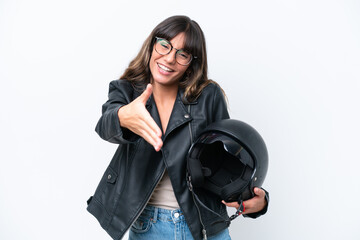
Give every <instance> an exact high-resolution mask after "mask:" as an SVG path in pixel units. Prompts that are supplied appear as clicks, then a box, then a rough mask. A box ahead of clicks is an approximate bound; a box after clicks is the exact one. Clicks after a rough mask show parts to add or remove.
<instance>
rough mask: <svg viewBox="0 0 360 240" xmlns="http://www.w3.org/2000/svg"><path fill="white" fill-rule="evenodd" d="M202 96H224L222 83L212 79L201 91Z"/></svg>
mask: <svg viewBox="0 0 360 240" xmlns="http://www.w3.org/2000/svg"><path fill="white" fill-rule="evenodd" d="M200 97H203V98H208V97H211V98H214V99H215V98H224V93H223V90H222V89H221V87H220V85H219V84H218V83H216V82H215V81H211V82H210V83H209V84H208V85H207V86H206V87H204V89H203V90H202V92H201V95H200Z"/></svg>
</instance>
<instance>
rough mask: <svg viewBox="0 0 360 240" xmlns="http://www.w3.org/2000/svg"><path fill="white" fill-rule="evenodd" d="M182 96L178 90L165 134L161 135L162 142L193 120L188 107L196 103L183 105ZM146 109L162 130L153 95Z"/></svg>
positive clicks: (181, 90) (180, 90)
mask: <svg viewBox="0 0 360 240" xmlns="http://www.w3.org/2000/svg"><path fill="white" fill-rule="evenodd" d="M183 96H184V91H183V89H179V90H178V94H177V97H176V100H175V103H174V106H173V109H172V112H171V115H170V119H169V122H168V125H167V128H166V132H165V134H164V135H163V140H165V138H166V137H167V136H168V135H169V134H170V133H171V132H172V131H173V130H174V129H176V128H178V127H179V126H181V125H183V124H185V123H187V122H190V121H191V120H192V119H193V118H192V116H191V114H190V111H189V110H190V105H194V104H197V101H195V102H191V103H184V102H183V101H182V99H183ZM146 108H147V109H148V111H149V113H150V115H151V116H152V117H153V119H154V121H155V122H156V124H157V125H158V126H159V127H160V129H162V124H161V121H160V116H159V112H158V110H157V107H156V103H155V101H154V98H153V95H151V96H150V97H149V99H148V100H147V102H146Z"/></svg>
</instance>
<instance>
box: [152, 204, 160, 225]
mask: <svg viewBox="0 0 360 240" xmlns="http://www.w3.org/2000/svg"><path fill="white" fill-rule="evenodd" d="M158 213H159V208H157V207H154V216H153V222H154V223H156V221H157V217H158Z"/></svg>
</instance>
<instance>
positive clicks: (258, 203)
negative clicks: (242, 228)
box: [222, 187, 266, 214]
mask: <svg viewBox="0 0 360 240" xmlns="http://www.w3.org/2000/svg"><path fill="white" fill-rule="evenodd" d="M254 193H255V196H254V197H253V198H251V199H249V200H246V201H244V202H243V205H244V209H245V210H244V211H243V212H242V214H249V213H255V212H259V211H261V210H262V209H264V207H265V206H266V200H265V191H264V190H262V189H261V188H258V187H255V188H254ZM222 203H223V204H225V205H226V206H228V207H234V208H236V209H238V208H239V206H240V205H239V203H238V202H229V203H227V202H225V201H224V200H222ZM245 206H246V208H245Z"/></svg>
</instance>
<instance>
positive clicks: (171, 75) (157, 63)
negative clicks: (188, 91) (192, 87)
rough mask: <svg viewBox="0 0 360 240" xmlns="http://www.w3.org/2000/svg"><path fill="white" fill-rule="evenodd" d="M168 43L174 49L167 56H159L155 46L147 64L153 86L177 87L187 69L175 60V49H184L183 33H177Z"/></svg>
mask: <svg viewBox="0 0 360 240" xmlns="http://www.w3.org/2000/svg"><path fill="white" fill-rule="evenodd" d="M170 43H171V45H172V46H173V47H174V48H173V49H172V50H171V52H170V53H169V54H167V55H160V54H159V53H157V52H156V50H155V46H154V48H153V51H152V54H151V58H150V62H149V68H150V72H151V76H152V83H153V84H161V85H166V86H171V85H174V86H175V85H178V83H179V80H180V79H181V77H182V76H183V75H184V73H185V71H186V70H187V68H188V67H189V65H186V66H183V65H180V64H178V63H177V62H176V59H175V54H176V49H182V48H184V45H185V33H179V34H178V35H176V36H175V37H174V38H173V39H171V40H170ZM175 48H176V49H175Z"/></svg>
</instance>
